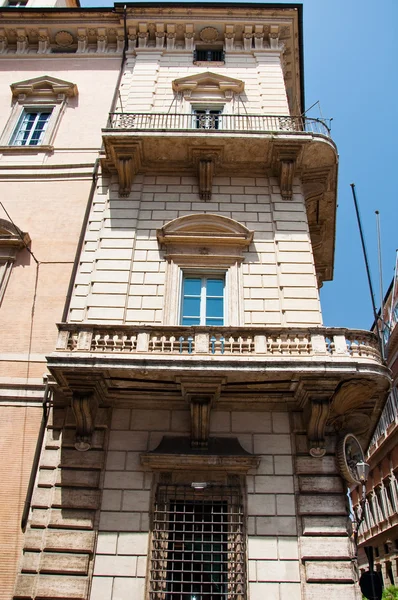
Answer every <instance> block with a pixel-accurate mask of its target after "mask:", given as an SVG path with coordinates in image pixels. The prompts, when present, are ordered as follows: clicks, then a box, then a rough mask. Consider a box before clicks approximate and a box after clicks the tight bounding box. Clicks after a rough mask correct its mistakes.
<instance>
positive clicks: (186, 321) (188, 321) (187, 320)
mask: <svg viewBox="0 0 398 600" xmlns="http://www.w3.org/2000/svg"><path fill="white" fill-rule="evenodd" d="M181 325H187V326H188V327H189V326H190V325H200V318H199V317H183V318H182V323H181Z"/></svg>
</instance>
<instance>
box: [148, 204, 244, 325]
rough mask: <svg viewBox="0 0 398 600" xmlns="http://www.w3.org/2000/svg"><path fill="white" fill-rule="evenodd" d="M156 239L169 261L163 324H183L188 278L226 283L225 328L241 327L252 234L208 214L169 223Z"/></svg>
mask: <svg viewBox="0 0 398 600" xmlns="http://www.w3.org/2000/svg"><path fill="white" fill-rule="evenodd" d="M157 238H158V241H159V243H160V244H161V245H162V246H163V248H164V250H165V258H166V260H167V274H166V291H165V306H164V324H165V325H176V324H177V323H179V322H180V321H181V309H182V306H181V299H182V286H183V282H184V281H185V279H186V277H188V278H196V279H197V280H199V279H201V280H202V281H203V280H204V279H206V278H212V279H217V280H218V281H221V280H222V281H224V283H225V289H224V291H223V301H224V305H223V306H224V308H223V319H224V324H225V325H239V324H240V322H241V320H242V299H243V295H242V289H241V287H242V277H241V272H240V268H241V267H240V265H241V263H242V262H243V259H244V255H243V250H245V249H247V248H248V247H249V245H250V243H251V241H252V239H253V232H252V231H249V229H247V227H245V226H244V225H242V224H241V223H238V222H237V221H234V220H233V219H230V218H228V217H223V216H220V215H215V214H211V213H206V214H196V215H187V216H184V217H179V218H178V219H174V220H173V221H170V222H169V223H167V224H166V225H165V226H164V227H162V228H161V229H158V230H157ZM201 298H202V296H201ZM201 306H202V305H201Z"/></svg>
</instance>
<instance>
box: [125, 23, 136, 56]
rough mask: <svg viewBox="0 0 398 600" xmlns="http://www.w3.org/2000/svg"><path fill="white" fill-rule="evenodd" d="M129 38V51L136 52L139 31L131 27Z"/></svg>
mask: <svg viewBox="0 0 398 600" xmlns="http://www.w3.org/2000/svg"><path fill="white" fill-rule="evenodd" d="M127 38H128V42H129V46H128V51H129V52H134V50H135V47H136V45H137V31H136V29H135V27H129V33H128V36H127Z"/></svg>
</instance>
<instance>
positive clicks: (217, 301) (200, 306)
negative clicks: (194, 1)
mask: <svg viewBox="0 0 398 600" xmlns="http://www.w3.org/2000/svg"><path fill="white" fill-rule="evenodd" d="M224 289H225V286H224V278H223V277H221V276H205V275H203V276H202V277H194V276H185V277H184V280H183V292H182V293H183V297H182V315H181V324H182V325H224Z"/></svg>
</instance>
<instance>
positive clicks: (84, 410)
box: [71, 391, 98, 452]
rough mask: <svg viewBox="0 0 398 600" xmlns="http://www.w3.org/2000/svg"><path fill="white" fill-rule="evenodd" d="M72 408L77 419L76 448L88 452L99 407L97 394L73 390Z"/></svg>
mask: <svg viewBox="0 0 398 600" xmlns="http://www.w3.org/2000/svg"><path fill="white" fill-rule="evenodd" d="M71 402H72V410H73V414H74V415H75V419H76V442H75V448H76V450H78V451H79V452H87V450H90V448H91V437H92V434H93V432H94V427H95V415H96V413H97V409H98V400H97V397H96V395H95V394H94V393H93V392H91V391H88V392H73V395H72V401H71Z"/></svg>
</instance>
